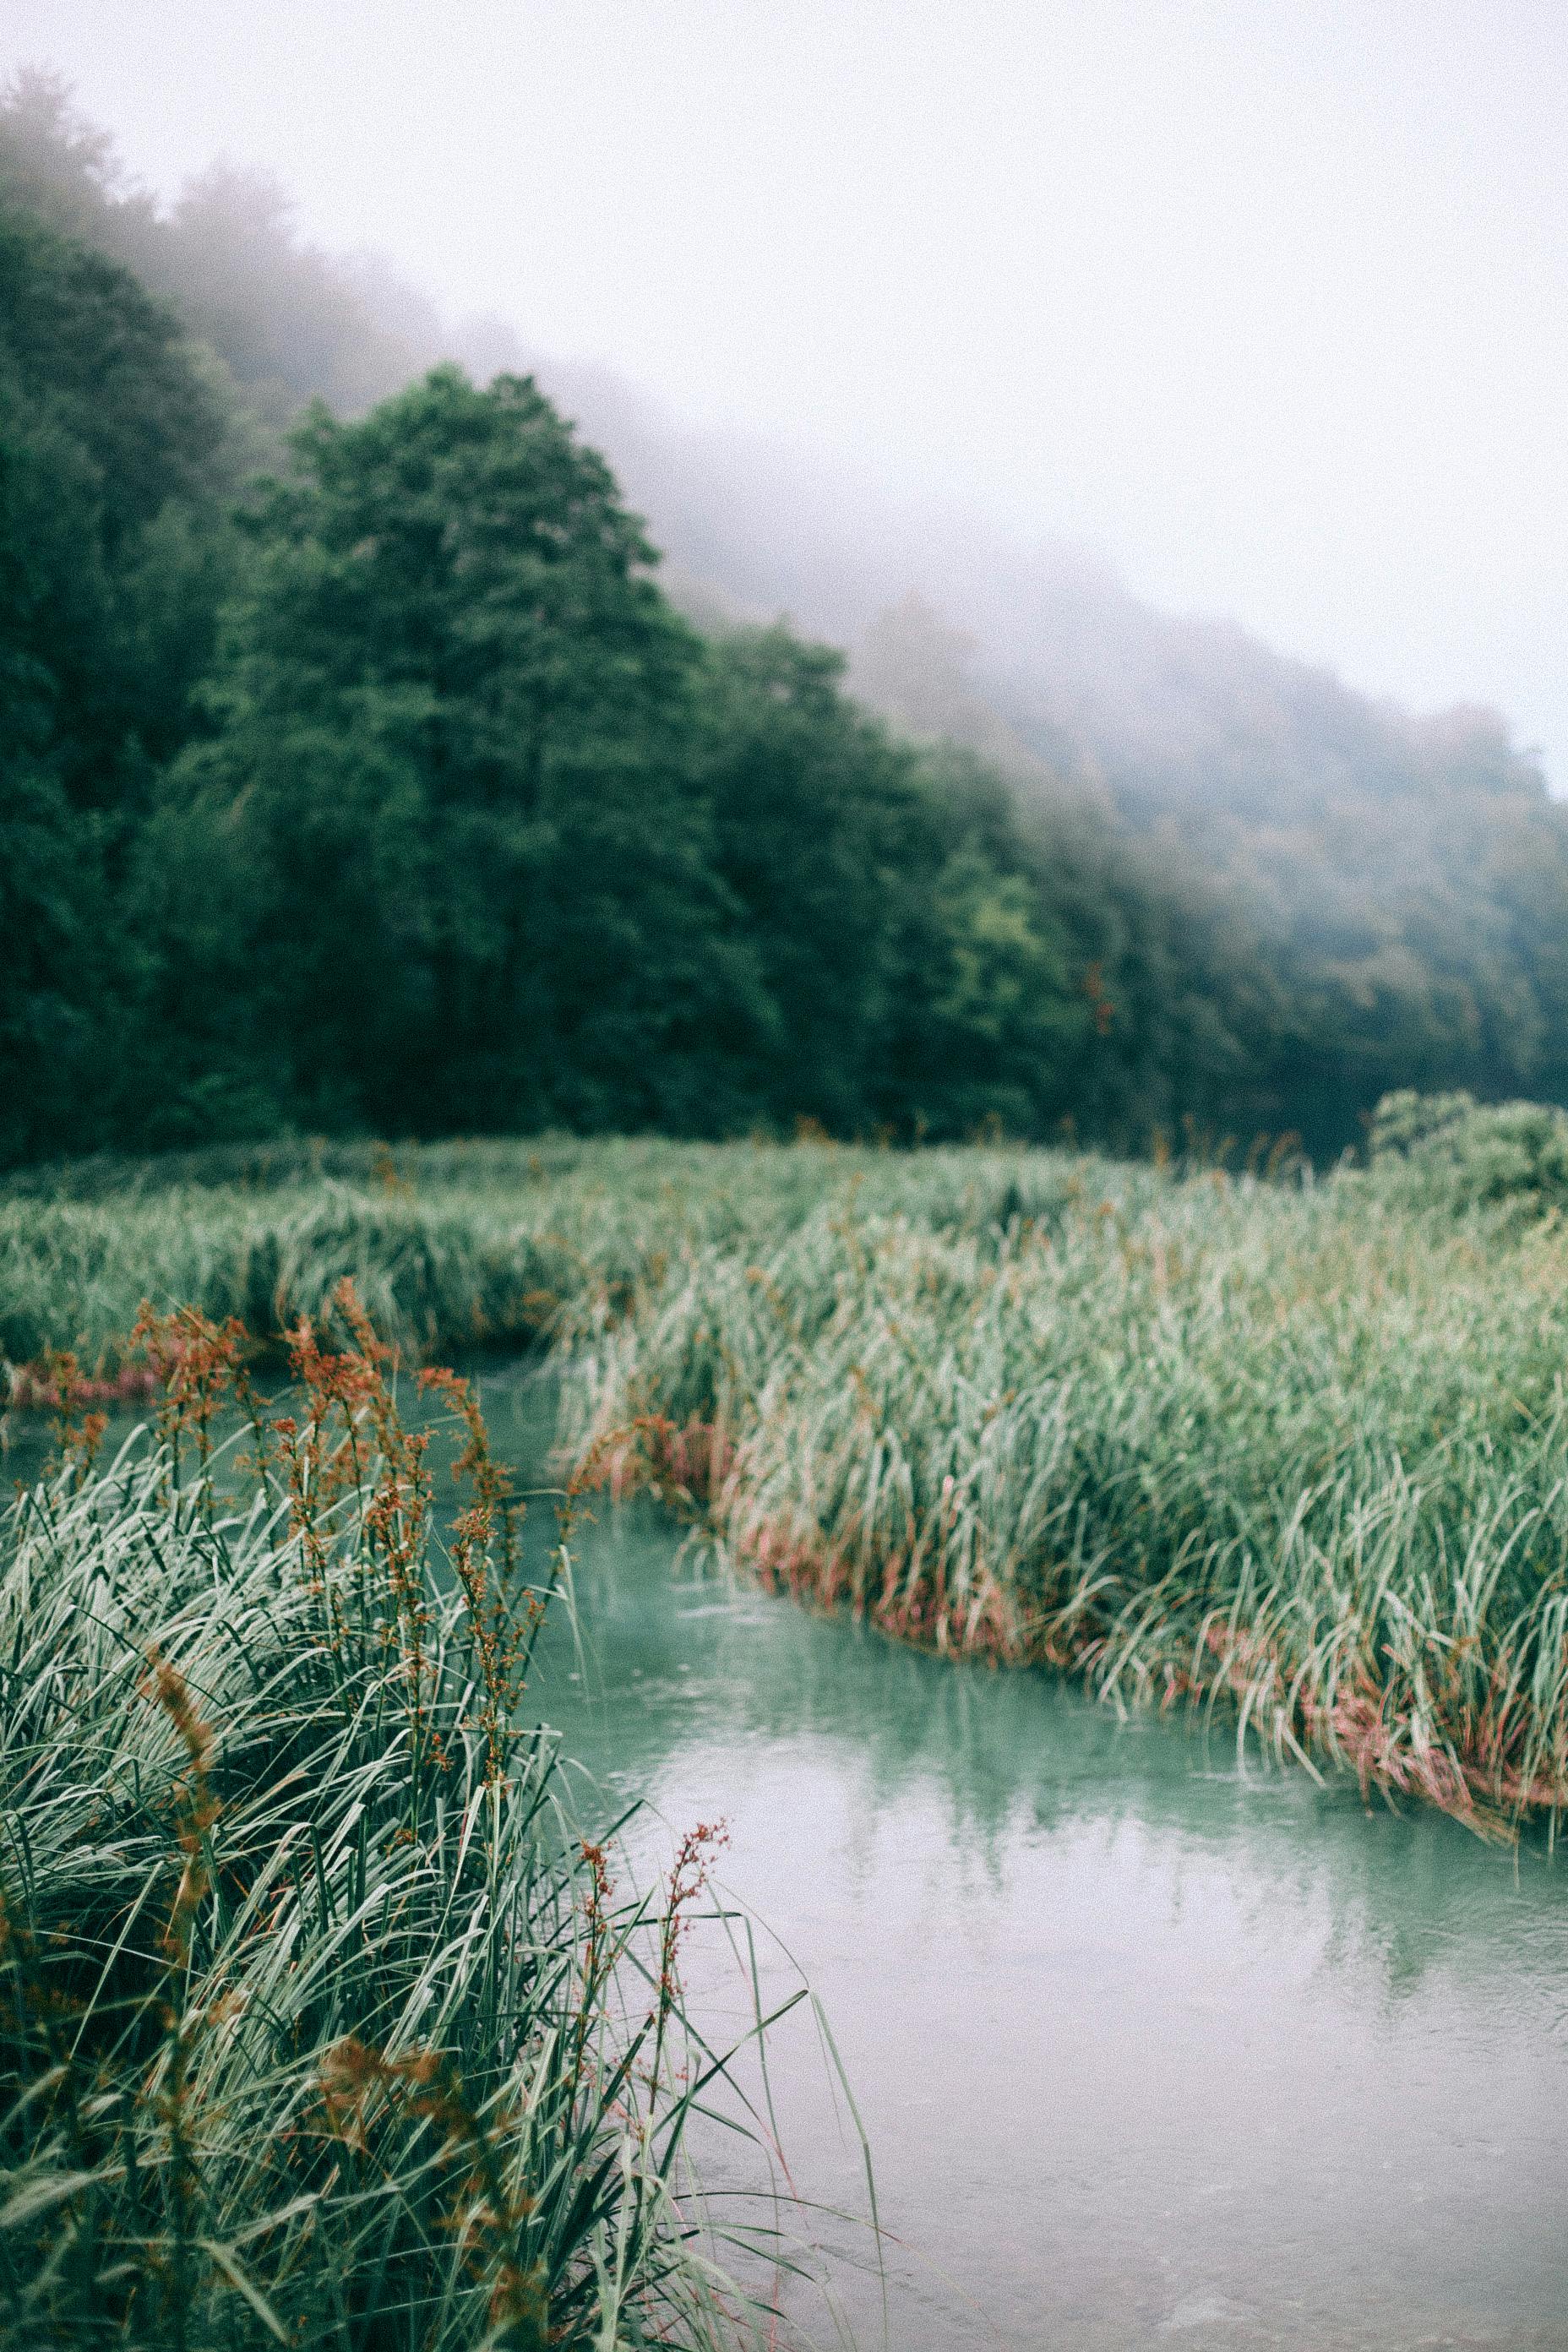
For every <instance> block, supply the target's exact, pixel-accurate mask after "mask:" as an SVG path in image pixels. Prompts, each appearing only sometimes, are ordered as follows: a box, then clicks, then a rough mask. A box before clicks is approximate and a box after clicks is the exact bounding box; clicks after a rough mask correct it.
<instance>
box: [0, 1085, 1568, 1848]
mask: <svg viewBox="0 0 1568 2352" xmlns="http://www.w3.org/2000/svg"><path fill="white" fill-rule="evenodd" d="M1372 1144H1373V1152H1372V1158H1371V1161H1370V1164H1369V1165H1368V1166H1367V1167H1366V1168H1364V1169H1360V1170H1357V1169H1352V1168H1348V1167H1347V1168H1343V1169H1342V1170H1340V1171H1336V1172H1334V1173H1333V1174H1332V1175H1331V1176H1329V1177H1327V1178H1324V1179H1321V1180H1318V1181H1312V1180H1311V1178H1310V1174H1308V1173H1302V1174H1300V1175H1299V1176H1296V1177H1293V1178H1291V1179H1289V1181H1264V1180H1263V1179H1261V1178H1258V1177H1256V1176H1251V1175H1247V1174H1245V1173H1243V1174H1240V1175H1238V1176H1236V1177H1232V1176H1229V1175H1227V1174H1226V1173H1225V1171H1223V1170H1219V1169H1210V1170H1207V1171H1203V1170H1197V1169H1194V1168H1192V1167H1190V1166H1189V1167H1187V1168H1184V1169H1175V1168H1170V1167H1167V1168H1163V1169H1161V1168H1157V1167H1144V1168H1133V1167H1127V1166H1116V1165H1113V1164H1111V1163H1109V1162H1107V1161H1105V1160H1097V1159H1095V1158H1093V1157H1089V1156H1085V1155H1077V1154H1069V1153H1059V1152H1039V1151H1029V1152H1022V1151H1012V1150H1005V1149H1001V1148H997V1149H984V1150H978V1149H976V1150H967V1151H964V1150H952V1151H939V1152H931V1153H920V1154H907V1155H900V1154H891V1153H885V1152H875V1151H858V1150H837V1149H833V1148H831V1147H818V1146H802V1147H791V1148H783V1149H781V1148H777V1147H764V1146H757V1147H752V1146H742V1145H735V1146H727V1147H700V1146H697V1147H688V1146H676V1145H669V1144H663V1143H658V1142H637V1143H626V1142H617V1143H603V1144H590V1143H581V1142H571V1141H562V1140H555V1141H548V1140H547V1141H546V1142H544V1143H542V1144H541V1145H539V1146H538V1147H530V1146H528V1145H519V1144H513V1145H506V1144H497V1145H453V1146H444V1147H422V1148H421V1149H419V1150H407V1151H398V1152H390V1151H387V1150H385V1149H384V1147H375V1148H372V1147H363V1148H361V1147H353V1148H352V1150H351V1149H350V1148H347V1147H345V1148H343V1151H344V1154H345V1156H344V1157H343V1158H342V1161H341V1163H334V1164H335V1165H336V1167H337V1172H336V1173H329V1172H322V1173H321V1174H319V1175H314V1176H310V1179H309V1181H306V1175H305V1173H304V1161H303V1160H302V1159H301V1156H300V1152H298V1151H295V1150H294V1148H293V1147H289V1150H286V1151H281V1152H280V1153H279V1155H277V1156H275V1157H274V1158H273V1159H272V1160H268V1161H266V1164H265V1165H263V1164H261V1163H260V1162H258V1161H255V1162H252V1163H247V1166H245V1167H243V1168H240V1167H237V1166H235V1165H234V1164H232V1160H231V1159H229V1160H226V1159H216V1160H209V1161H202V1162H192V1163H190V1164H187V1165H184V1166H183V1167H182V1168H181V1170H180V1171H179V1174H180V1178H181V1181H180V1184H179V1185H178V1186H177V1187H176V1188H174V1189H172V1190H163V1191H160V1190H159V1189H158V1187H157V1183H156V1181H155V1174H156V1171H147V1170H145V1169H140V1168H136V1167H131V1168H122V1169H119V1170H118V1171H117V1170H116V1169H114V1168H113V1167H110V1166H104V1165H100V1166H98V1167H96V1168H95V1169H92V1170H89V1171H78V1173H77V1175H76V1176H75V1177H74V1178H71V1179H69V1180H68V1181H65V1180H60V1181H55V1183H54V1189H53V1191H52V1192H50V1193H48V1194H47V1196H45V1195H44V1194H42V1193H38V1194H37V1195H36V1196H35V1195H31V1194H29V1193H28V1192H26V1189H25V1188H23V1187H16V1188H13V1191H12V1193H11V1195H10V1197H8V1198H0V1344H3V1345H4V1348H5V1352H6V1353H7V1354H8V1355H9V1356H10V1358H11V1359H12V1360H13V1362H20V1361H24V1360H26V1359H27V1358H28V1357H29V1356H31V1357H33V1358H38V1357H40V1356H41V1355H42V1352H43V1350H44V1349H46V1348H47V1347H51V1346H52V1347H61V1346H65V1347H70V1348H74V1349H78V1350H79V1353H80V1357H81V1361H82V1363H83V1364H90V1363H97V1362H99V1361H100V1360H101V1361H102V1362H103V1363H104V1364H105V1365H108V1366H110V1367H112V1365H113V1364H114V1362H115V1361H116V1360H117V1353H116V1349H117V1341H116V1335H117V1334H121V1333H124V1332H125V1331H127V1330H128V1329H129V1328H130V1327H131V1324H132V1319H133V1317H134V1314H135V1311H136V1302H137V1301H138V1299H139V1298H140V1297H142V1294H143V1293H144V1292H151V1294H152V1296H153V1298H154V1300H159V1299H163V1300H167V1299H173V1298H186V1297H188V1298H192V1299H195V1300H196V1301H197V1302H198V1303H200V1304H201V1305H202V1306H204V1307H205V1309H206V1310H207V1311H208V1312H209V1313H210V1314H212V1315H215V1316H218V1315H227V1314H233V1315H236V1316H237V1317H239V1318H241V1319H242V1320H243V1321H244V1322H245V1323H246V1324H247V1326H248V1327H249V1328H252V1329H253V1330H255V1331H258V1332H259V1333H262V1334H266V1333H268V1332H269V1331H275V1330H277V1329H278V1328H280V1327H282V1326H283V1325H285V1324H286V1323H287V1322H288V1320H289V1318H291V1317H292V1316H294V1315H296V1314H298V1313H300V1312H301V1311H303V1312H306V1313H316V1312H320V1310H321V1304H322V1302H323V1301H324V1300H327V1299H328V1298H330V1297H331V1291H332V1288H333V1286H335V1285H336V1284H337V1283H338V1282H339V1281H340V1280H341V1279H342V1277H343V1276H352V1277H353V1280H354V1281H355V1282H356V1283H357V1284H358V1285H360V1286H361V1288H362V1291H363V1295H364V1296H365V1297H366V1298H367V1299H368V1300H369V1301H370V1302H371V1304H372V1306H373V1307H374V1312H375V1314H376V1316H377V1318H379V1319H382V1320H384V1324H385V1326H386V1328H388V1329H390V1330H392V1331H394V1332H395V1333H396V1334H397V1335H398V1336H399V1337H400V1338H401V1339H403V1341H404V1342H405V1345H407V1346H408V1347H410V1348H411V1349H414V1350H416V1351H417V1350H421V1349H423V1350H429V1349H432V1348H434V1347H436V1346H438V1345H439V1346H446V1347H449V1346H451V1345H452V1344H454V1343H455V1342H463V1341H506V1342H509V1343H515V1342H517V1341H519V1340H520V1339H533V1338H543V1339H548V1340H549V1341H550V1343H551V1344H552V1345H553V1347H554V1348H555V1349H556V1350H557V1354H558V1360H560V1362H561V1363H562V1365H563V1368H564V1370H565V1373H566V1380H565V1394H566V1421H565V1428H564V1433H565V1437H566V1440H567V1443H568V1445H569V1448H570V1450H571V1452H572V1454H573V1455H574V1459H575V1461H576V1462H577V1464H578V1465H579V1468H580V1471H581V1473H582V1475H584V1476H590V1475H591V1476H602V1477H605V1478H609V1479H614V1480H616V1481H618V1482H620V1483H623V1484H625V1483H627V1482H630V1481H636V1480H643V1481H646V1482H647V1483H650V1484H653V1485H656V1486H658V1487H659V1488H660V1489H661V1490H662V1491H665V1492H667V1493H670V1494H673V1495H674V1496H676V1497H677V1498H678V1499H682V1498H683V1499H684V1501H685V1503H686V1505H687V1506H688V1507H689V1508H690V1509H692V1510H693V1511H696V1512H699V1513H700V1515H701V1516H702V1517H703V1519H704V1521H705V1523H706V1524H707V1526H708V1527H709V1528H710V1530H711V1531H712V1532H713V1533H714V1534H715V1535H716V1536H717V1537H718V1538H720V1540H721V1542H722V1543H723V1544H724V1545H725V1546H727V1548H728V1549H729V1551H730V1552H731V1555H732V1556H733V1557H734V1558H735V1559H737V1560H739V1561H741V1562H742V1563H743V1564H744V1565H745V1566H747V1567H748V1569H750V1570H753V1571H755V1572H756V1573H758V1574H760V1575H762V1576H763V1577H764V1578H767V1579H769V1580H773V1581H774V1582H778V1583H781V1584H784V1585H786V1586H788V1587H789V1588H790V1589H792V1590H794V1591H798V1592H800V1593H801V1594H802V1595H805V1596H810V1597H812V1598H815V1599H816V1600H817V1601H822V1602H825V1603H827V1604H829V1605H833V1606H845V1607H847V1608H851V1609H853V1610H855V1611H857V1612H861V1613H863V1614H865V1615H866V1616H868V1617H869V1618H870V1619H872V1620H873V1621H874V1622H876V1623H878V1624H879V1625H880V1626H882V1627H884V1628H885V1629H887V1630H888V1631H889V1632H890V1633H897V1634H900V1635H902V1636H905V1637H907V1638H910V1639H914V1640H919V1641H922V1642H926V1643H933V1644H935V1645H937V1646H939V1647H942V1648H946V1649H951V1650H953V1651H962V1652H975V1653H982V1654H988V1655H990V1656H993V1657H994V1658H997V1659H1002V1660H1007V1661H1013V1662H1020V1663H1041V1664H1051V1665H1055V1666H1058V1667H1062V1668H1066V1669H1068V1670H1070V1671H1072V1672H1075V1673H1079V1674H1081V1675H1084V1676H1086V1677H1087V1678H1088V1680H1089V1682H1090V1683H1091V1685H1093V1686H1094V1687H1095V1688H1096V1689H1098V1690H1100V1691H1101V1692H1103V1693H1104V1694H1105V1695H1106V1696H1109V1697H1111V1698H1112V1699H1116V1700H1124V1701H1134V1700H1137V1701H1150V1700H1152V1701H1154V1702H1157V1703H1160V1704H1166V1705H1169V1704H1175V1703H1178V1702H1180V1703H1183V1704H1197V1705H1202V1706H1211V1707H1212V1706H1223V1707H1224V1708H1226V1710H1228V1711H1229V1712H1230V1714H1231V1715H1232V1717H1234V1719H1235V1721H1236V1722H1237V1725H1238V1726H1239V1727H1241V1731H1242V1733H1243V1734H1244V1735H1252V1734H1256V1735H1258V1736H1260V1737H1261V1738H1263V1739H1264V1740H1265V1741H1266V1742H1268V1744H1270V1745H1271V1746H1272V1747H1274V1748H1276V1749H1278V1750H1279V1752H1280V1753H1282V1754H1287V1755H1290V1756H1293V1757H1295V1758H1297V1759H1300V1760H1301V1761H1303V1762H1304V1763H1306V1764H1307V1765H1308V1766H1309V1767H1310V1769H1321V1767H1322V1765H1324V1764H1325V1763H1328V1764H1334V1765H1348V1766H1350V1767H1352V1768H1353V1769H1354V1770H1355V1771H1356V1772H1358V1773H1359V1774H1360V1775H1361V1777H1362V1778H1363V1780H1364V1781H1365V1782H1366V1783H1367V1784H1368V1785H1369V1786H1371V1785H1373V1784H1379V1785H1382V1786H1383V1787H1384V1788H1386V1789H1388V1790H1391V1791H1398V1790H1409V1791H1412V1792H1414V1793H1415V1794H1417V1795H1419V1796H1421V1797H1424V1798H1426V1799H1428V1800H1430V1801H1434V1802H1436V1803H1438V1804H1440V1805H1443V1806H1446V1807H1447V1808H1448V1809H1449V1810H1451V1811H1456V1812H1458V1813H1461V1814H1463V1815H1465V1816H1466V1817H1467V1818H1468V1819H1470V1820H1471V1821H1473V1822H1475V1823H1476V1824H1477V1825H1478V1826H1479V1827H1483V1828H1494V1827H1507V1826H1508V1825H1510V1824H1511V1823H1512V1822H1517V1821H1518V1820H1519V1819H1520V1818H1521V1817H1522V1816H1523V1815H1524V1814H1526V1813H1528V1812H1531V1811H1546V1812H1547V1813H1548V1814H1550V1815H1554V1814H1555V1811H1557V1809H1559V1808H1560V1807H1561V1806H1562V1805H1563V1802H1564V1801H1568V1580H1565V1572H1564V1540H1565V1537H1568V1499H1565V1496H1568V1489H1565V1486H1564V1472H1563V1448H1564V1439H1565V1436H1568V1430H1565V1427H1564V1413H1565V1407H1564V1402H1563V1380H1562V1375H1563V1365H1564V1362H1565V1360H1568V1282H1565V1280H1564V1276H1565V1275H1568V1243H1565V1238H1564V1227H1563V1216H1564V1213H1565V1212H1568V1122H1565V1121H1564V1120H1563V1116H1562V1114H1560V1113H1555V1112H1552V1111H1550V1110H1542V1109H1541V1108H1539V1107H1532V1106H1518V1105H1514V1106H1505V1107H1503V1108H1500V1109H1497V1110H1491V1111H1478V1110H1477V1109H1476V1108H1475V1107H1474V1106H1473V1105H1471V1104H1469V1103H1468V1102H1467V1101H1465V1100H1464V1099H1462V1098H1458V1097H1445V1098H1443V1099H1441V1100H1440V1101H1437V1102H1436V1103H1428V1104H1422V1103H1421V1102H1419V1101H1418V1100H1416V1099H1415V1098H1414V1097H1400V1098H1396V1099H1394V1100H1392V1101H1391V1102H1390V1103H1389V1104H1388V1105H1386V1106H1384V1113H1383V1115H1382V1116H1381V1117H1380V1118H1379V1121H1378V1122H1377V1124H1376V1125H1375V1127H1374V1129H1373V1137H1372ZM356 1153H357V1155H358V1156H357V1157H355V1156H354V1155H355V1154H356ZM43 1369H44V1371H46V1372H47V1366H45V1367H44V1368H43ZM56 1369H57V1371H58V1366H57V1368H56ZM40 1378H41V1379H42V1374H40ZM43 1385H44V1386H45V1387H47V1379H43Z"/></svg>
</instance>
